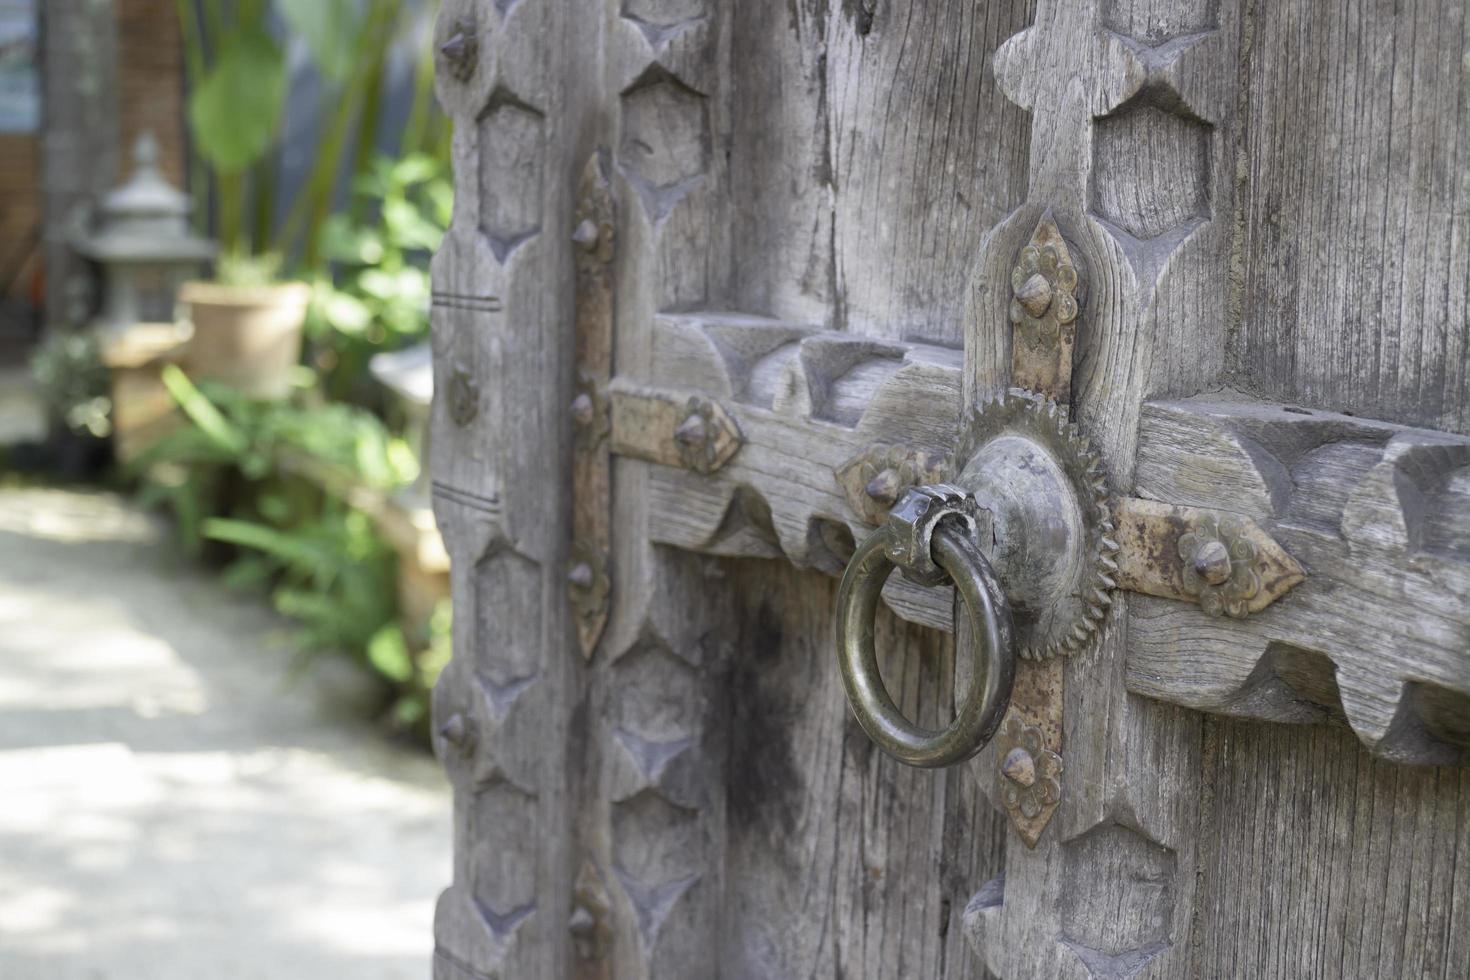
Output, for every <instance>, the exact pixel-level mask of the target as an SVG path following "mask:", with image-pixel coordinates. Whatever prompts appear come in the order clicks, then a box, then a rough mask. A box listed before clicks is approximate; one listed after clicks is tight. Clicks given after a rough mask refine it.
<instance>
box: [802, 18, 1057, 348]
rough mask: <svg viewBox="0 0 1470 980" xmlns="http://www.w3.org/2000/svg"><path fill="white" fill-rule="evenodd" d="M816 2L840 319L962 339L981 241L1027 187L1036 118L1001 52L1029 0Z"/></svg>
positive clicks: (954, 341) (895, 336)
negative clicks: (999, 63)
mask: <svg viewBox="0 0 1470 980" xmlns="http://www.w3.org/2000/svg"><path fill="white" fill-rule="evenodd" d="M808 5H809V6H820V7H822V8H826V9H827V10H828V11H829V12H828V16H827V27H826V34H825V37H824V38H823V43H824V44H825V52H826V59H827V68H828V76H827V80H826V92H825V101H826V104H827V105H828V106H829V107H830V109H829V112H828V115H827V117H826V119H825V121H824V123H825V126H826V128H827V130H828V132H829V133H830V136H829V150H828V154H829V155H828V157H827V160H828V162H829V165H830V170H831V175H832V176H831V178H830V184H831V187H832V191H831V192H832V196H833V216H832V236H833V239H832V246H833V255H832V261H833V262H834V266H833V273H832V274H833V277H834V279H833V281H834V284H835V295H834V302H835V304H836V305H835V310H834V319H833V325H834V326H836V327H838V328H839V329H851V330H852V331H853V332H855V333H860V334H863V335H865V336H870V337H883V338H886V339H890V340H900V339H904V340H924V341H927V342H929V343H934V344H941V345H944V346H949V347H956V348H957V347H959V346H961V344H962V343H963V342H964V340H965V331H964V318H963V315H962V314H963V309H964V304H965V282H966V278H967V276H968V275H969V273H970V270H971V269H972V268H973V266H974V262H975V255H976V253H977V252H978V250H979V248H980V243H981V241H982V239H983V238H984V237H985V235H986V233H987V231H988V230H989V229H990V228H991V227H992V226H994V225H995V224H996V223H997V222H999V221H1000V220H1001V219H1002V218H1003V217H1005V215H1007V214H1008V213H1010V212H1011V210H1013V209H1014V208H1016V207H1018V206H1020V204H1021V203H1022V202H1023V201H1024V200H1025V199H1026V184H1027V177H1026V174H1027V160H1028V156H1029V154H1030V153H1031V152H1032V149H1033V147H1032V145H1031V132H1032V130H1031V121H1030V120H1029V119H1028V118H1027V115H1026V113H1025V112H1023V111H1022V110H1021V109H1020V108H1018V107H1017V106H1016V105H1015V104H1014V103H1013V102H1012V101H1010V100H1009V99H1007V98H1006V96H1005V95H1004V94H1003V91H1002V89H1003V86H1002V85H1001V84H1000V82H999V81H998V80H997V77H996V75H995V72H994V70H993V59H994V56H995V52H996V49H997V48H998V47H999V46H1000V44H1001V42H1003V41H1004V40H1005V39H1006V38H1008V37H1010V36H1011V35H1012V34H1014V33H1015V32H1016V31H1018V30H1020V29H1021V28H1022V27H1024V26H1025V25H1026V24H1027V23H1028V22H1029V21H1030V20H1031V14H1032V4H1031V3H1029V2H1027V3H915V2H908V3H895V2H880V0H843V2H841V3H830V4H827V3H823V4H820V5H816V4H808ZM808 43H816V42H815V41H811V42H808Z"/></svg>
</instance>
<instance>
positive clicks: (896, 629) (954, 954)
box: [700, 559, 1006, 980]
mask: <svg viewBox="0 0 1470 980" xmlns="http://www.w3.org/2000/svg"><path fill="white" fill-rule="evenodd" d="M720 567H721V568H723V569H725V570H726V571H727V576H728V577H727V578H726V580H725V581H724V582H722V583H720V586H721V587H722V588H726V589H729V590H730V592H731V594H732V595H733V596H734V597H735V602H736V609H735V614H736V619H737V621H738V622H739V624H740V627H739V632H738V634H737V636H736V637H735V641H734V645H735V647H736V650H737V654H736V655H735V656H732V657H731V658H730V660H729V662H728V666H727V668H726V674H725V677H724V684H723V689H724V691H725V692H726V697H727V703H728V705H729V709H728V710H729V714H728V716H727V717H726V725H727V730H728V732H729V735H728V751H729V759H730V762H729V764H728V766H727V768H726V781H727V789H726V798H727V800H728V805H727V812H728V818H727V819H728V835H729V850H728V853H727V855H726V859H725V861H726V872H725V873H726V889H727V892H728V899H727V902H728V904H727V919H726V922H725V928H724V934H723V938H722V943H721V955H720V963H721V964H722V968H721V970H720V971H719V973H718V975H719V976H723V977H740V978H747V977H748V978H751V980H756V978H762V980H763V978H768V977H838V976H847V977H864V978H873V980H877V978H914V977H944V978H961V977H965V978H969V977H974V978H979V977H988V976H989V974H988V973H987V972H986V971H985V969H984V966H983V964H982V963H981V962H980V960H978V959H977V958H976V957H974V956H973V955H972V954H971V953H970V952H969V950H968V949H967V948H966V945H965V942H964V930H963V928H962V917H963V913H964V909H965V903H966V902H968V901H969V898H970V895H971V894H972V893H973V891H974V888H975V886H976V884H977V883H978V882H983V881H986V880H988V879H989V878H991V877H992V876H994V875H995V874H996V873H998V872H999V871H1000V869H1001V862H1002V859H1003V854H1004V840H1005V836H1006V827H1005V823H1004V818H1003V816H1002V815H1000V814H998V813H997V812H996V811H995V810H994V809H993V808H992V807H991V805H990V803H989V802H988V801H987V800H986V798H985V795H984V793H983V792H981V790H980V785H979V780H981V779H983V778H985V774H984V773H983V771H982V770H980V769H979V768H977V767H975V766H973V765H966V766H959V767H956V768H953V769H949V770H942V771H938V772H935V771H925V770H918V769H911V768H908V767H905V766H902V765H899V764H898V763H897V762H895V761H894V760H893V759H890V758H888V757H887V756H885V755H884V754H883V753H881V752H879V751H878V750H877V749H876V748H875V747H874V746H873V744H872V743H871V742H869V741H868V738H867V736H866V735H864V734H863V732H862V730H861V729H860V728H858V726H857V723H856V722H855V721H854V720H853V718H852V716H851V713H850V712H849V711H848V709H847V705H846V701H845V699H844V697H843V694H842V684H841V680H840V677H839V675H838V674H837V672H836V671H835V670H833V665H832V649H833V647H832V644H833V642H834V640H833V636H832V630H833V624H832V617H831V612H830V611H831V609H832V605H833V603H834V601H835V596H836V582H835V581H834V580H832V579H828V578H826V577H825V576H823V575H820V574H817V573H815V572H805V573H801V572H797V571H795V570H793V569H792V568H791V567H790V566H789V565H787V564H786V563H785V562H779V563H778V562H770V561H758V560H750V559H746V560H741V561H730V562H725V563H723V564H722V565H721V566H720ZM877 648H878V650H880V651H882V652H883V655H882V664H881V667H882V670H883V674H884V677H885V678H886V679H887V682H888V684H889V690H890V691H891V692H892V693H893V696H894V699H895V701H896V702H897V703H898V704H899V705H900V706H902V707H903V709H904V711H905V712H906V713H907V714H908V715H909V717H911V718H914V719H916V720H918V721H919V722H920V723H921V724H927V725H932V726H939V725H942V724H946V723H947V720H948V717H949V714H950V712H952V710H953V698H954V694H953V692H954V676H953V665H954V649H953V648H954V643H953V639H952V638H951V637H949V636H947V635H943V634H939V633H936V632H934V631H931V630H926V629H923V628H921V627H917V626H913V625H910V624H906V623H903V622H902V621H900V620H897V619H895V618H894V617H892V616H888V615H885V616H883V617H882V618H881V619H880V620H879V624H878V643H877ZM700 975H704V976H712V975H715V974H714V973H712V972H706V973H703V974H700Z"/></svg>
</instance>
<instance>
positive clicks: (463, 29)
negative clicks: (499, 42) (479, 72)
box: [439, 20, 480, 83]
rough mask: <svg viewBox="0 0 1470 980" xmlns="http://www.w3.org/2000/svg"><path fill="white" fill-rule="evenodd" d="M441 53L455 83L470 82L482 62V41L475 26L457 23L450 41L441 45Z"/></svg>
mask: <svg viewBox="0 0 1470 980" xmlns="http://www.w3.org/2000/svg"><path fill="white" fill-rule="evenodd" d="M439 53H440V54H441V55H443V56H444V63H445V65H447V66H448V68H449V74H450V76H451V77H452V78H454V80H455V81H457V82H460V83H464V82H468V81H469V80H470V79H471V78H473V77H474V75H475V69H476V67H477V66H478V64H479V60H480V39H479V37H478V36H477V34H476V32H475V26H474V25H473V24H471V23H469V22H467V21H462V20H461V21H456V22H455V24H454V27H453V28H452V29H451V32H450V35H449V39H448V40H447V41H445V42H444V43H443V44H441V45H439Z"/></svg>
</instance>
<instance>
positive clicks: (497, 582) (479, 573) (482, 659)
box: [474, 547, 541, 706]
mask: <svg viewBox="0 0 1470 980" xmlns="http://www.w3.org/2000/svg"><path fill="white" fill-rule="evenodd" d="M474 574H475V606H474V609H475V623H474V627H475V633H474V651H475V666H476V672H477V673H478V674H479V675H480V676H481V677H483V678H484V679H485V680H486V682H487V683H489V684H491V685H493V687H492V689H491V691H492V698H496V697H498V698H500V700H501V701H504V699H505V698H506V697H510V698H511V699H512V700H513V698H514V696H515V695H518V694H519V690H518V689H516V688H515V684H516V683H517V682H520V681H524V680H526V679H528V678H531V677H534V676H535V674H536V672H537V671H538V670H539V669H540V666H541V665H540V662H539V660H540V652H541V621H540V617H538V616H531V615H526V610H529V609H540V608H541V567H540V565H538V564H537V563H536V562H534V561H532V560H531V559H529V558H527V557H525V556H524V555H520V554H517V553H516V552H514V551H511V550H510V549H509V548H505V547H502V548H499V549H497V550H495V551H493V552H491V553H490V554H489V555H487V556H486V557H484V558H482V559H481V560H480V561H479V563H478V564H476V566H475V572H474ZM505 704H506V705H507V706H508V704H509V702H505Z"/></svg>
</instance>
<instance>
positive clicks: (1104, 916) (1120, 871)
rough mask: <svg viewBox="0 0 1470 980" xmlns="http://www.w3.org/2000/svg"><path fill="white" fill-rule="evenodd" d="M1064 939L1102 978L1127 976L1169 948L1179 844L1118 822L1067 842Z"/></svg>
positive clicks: (1064, 850) (1119, 979)
mask: <svg viewBox="0 0 1470 980" xmlns="http://www.w3.org/2000/svg"><path fill="white" fill-rule="evenodd" d="M1062 853H1063V863H1064V866H1065V869H1066V870H1065V879H1064V880H1066V881H1067V882H1069V885H1068V888H1067V889H1066V891H1065V892H1064V893H1063V894H1062V897H1061V901H1062V908H1061V913H1062V937H1061V938H1062V942H1063V943H1064V944H1065V945H1066V946H1067V947H1068V948H1069V949H1071V950H1072V952H1074V953H1076V954H1077V957H1078V958H1079V959H1080V960H1082V962H1083V963H1084V964H1085V965H1086V966H1087V968H1088V970H1089V971H1090V972H1091V974H1092V975H1093V977H1096V978H1098V980H1125V978H1127V977H1131V976H1134V975H1135V974H1137V973H1138V972H1139V971H1140V970H1142V969H1143V967H1144V966H1145V965H1146V964H1147V963H1148V961H1149V960H1151V959H1153V958H1154V957H1155V956H1157V955H1159V954H1160V953H1162V952H1163V951H1164V950H1166V949H1168V948H1169V945H1170V939H1169V936H1170V930H1171V928H1172V927H1173V921H1174V880H1175V876H1176V874H1177V872H1178V869H1177V861H1176V858H1175V855H1174V852H1173V850H1171V849H1170V848H1167V847H1165V846H1163V845H1162V844H1159V843H1158V842H1156V841H1152V840H1149V839H1148V838H1147V837H1144V836H1143V835H1142V834H1140V833H1139V832H1138V831H1136V830H1133V829H1131V828H1129V827H1124V826H1122V825H1120V824H1115V823H1114V824H1103V825H1099V826H1096V827H1093V828H1092V829H1091V830H1089V831H1087V832H1086V833H1084V834H1082V835H1081V836H1079V837H1074V838H1072V839H1071V840H1069V841H1066V842H1065V843H1064V844H1063V845H1062Z"/></svg>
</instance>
